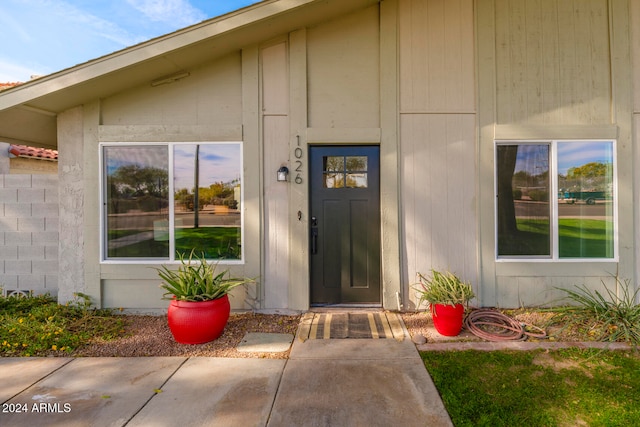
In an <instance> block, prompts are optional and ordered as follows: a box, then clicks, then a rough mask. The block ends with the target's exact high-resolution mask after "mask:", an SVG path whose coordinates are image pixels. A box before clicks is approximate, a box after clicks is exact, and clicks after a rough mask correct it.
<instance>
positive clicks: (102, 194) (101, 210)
mask: <svg viewBox="0 0 640 427" xmlns="http://www.w3.org/2000/svg"><path fill="white" fill-rule="evenodd" d="M193 144H201V145H202V144H207V145H213V144H215V145H221V144H235V145H240V209H241V212H240V230H241V233H240V244H241V245H242V246H241V247H242V252H241V258H240V259H236V260H225V259H212V260H211V261H212V262H215V263H218V264H220V265H244V264H245V240H244V239H245V234H246V233H245V218H244V216H245V215H244V187H245V182H244V149H243V145H244V142H243V141H175V142H160V141H158V142H153V141H152V142H149V141H146V142H101V143H100V144H98V150H99V152H98V158H99V168H100V170H99V173H98V175H99V176H98V186H99V198H100V202H99V206H98V217H99V219H100V221H99V227H100V230H99V234H100V239H99V240H100V264H127V265H131V264H134V265H136V264H137V265H139V264H158V265H159V264H180V261H179V260H177V259H176V258H175V227H174V226H173V224H174V223H175V203H171V201H172V200H170V201H169V219H168V221H169V224H170V225H171V226H170V227H169V257H168V258H162V259H161V258H130V259H127V258H107V254H106V245H107V241H106V224H105V217H106V188H105V185H106V182H105V174H104V172H105V170H104V166H105V165H104V147H123V146H138V147H139V146H165V147H167V150H168V157H167V161H168V163H169V164H168V173H169V194H170V195H171V199H173V196H172V195H173V194H174V168H173V151H174V150H173V149H172V148H173V147H174V146H176V145H193Z"/></svg>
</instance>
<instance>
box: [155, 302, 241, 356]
mask: <svg viewBox="0 0 640 427" xmlns="http://www.w3.org/2000/svg"><path fill="white" fill-rule="evenodd" d="M230 312H231V305H230V304H229V297H228V296H227V295H225V296H223V297H222V298H218V299H215V300H212V301H198V302H190V301H177V300H175V299H174V300H171V302H170V303H169V310H168V311H167V319H168V321H169V329H170V330H171V333H172V334H173V338H174V339H175V340H176V341H177V342H179V343H182V344H202V343H205V342H209V341H213V340H215V339H216V338H218V337H219V336H220V335H222V332H223V331H224V327H225V326H226V325H227V321H228V320H229V313H230Z"/></svg>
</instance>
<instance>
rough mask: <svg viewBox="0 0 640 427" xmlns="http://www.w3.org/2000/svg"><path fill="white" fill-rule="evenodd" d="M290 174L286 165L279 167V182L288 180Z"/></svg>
mask: <svg viewBox="0 0 640 427" xmlns="http://www.w3.org/2000/svg"><path fill="white" fill-rule="evenodd" d="M288 175H289V169H288V168H287V167H286V166H280V169H278V182H286V181H287V176H288Z"/></svg>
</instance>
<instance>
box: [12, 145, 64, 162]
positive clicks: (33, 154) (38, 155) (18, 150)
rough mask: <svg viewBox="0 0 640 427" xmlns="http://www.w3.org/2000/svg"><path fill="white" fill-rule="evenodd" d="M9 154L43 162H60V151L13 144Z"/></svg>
mask: <svg viewBox="0 0 640 427" xmlns="http://www.w3.org/2000/svg"><path fill="white" fill-rule="evenodd" d="M9 153H11V154H13V155H14V156H16V157H28V158H32V159H34V158H35V159H42V160H56V161H57V160H58V151H57V150H50V149H46V148H36V147H27V146H26V145H16V144H13V145H11V146H9Z"/></svg>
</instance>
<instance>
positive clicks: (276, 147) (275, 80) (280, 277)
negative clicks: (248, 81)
mask: <svg viewBox="0 0 640 427" xmlns="http://www.w3.org/2000/svg"><path fill="white" fill-rule="evenodd" d="M260 62H261V67H262V111H263V118H262V121H263V122H262V133H263V140H264V159H263V163H264V171H263V180H264V242H265V246H264V260H265V262H264V276H263V280H262V283H263V286H264V292H265V294H264V307H265V308H281V307H286V306H287V305H288V283H289V221H288V218H289V198H288V189H289V186H288V185H287V184H286V183H282V182H277V181H276V171H277V170H278V168H280V166H283V165H287V161H288V157H289V146H288V141H289V116H288V111H289V90H288V89H289V78H288V75H287V44H286V43H284V42H282V43H278V44H275V45H273V46H268V47H265V48H263V49H262V50H261V61H260Z"/></svg>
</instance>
